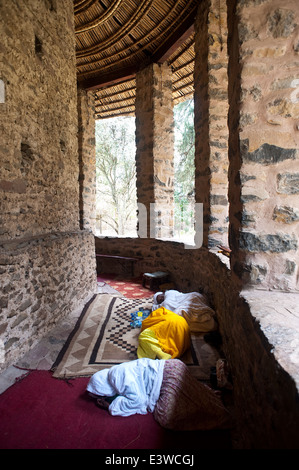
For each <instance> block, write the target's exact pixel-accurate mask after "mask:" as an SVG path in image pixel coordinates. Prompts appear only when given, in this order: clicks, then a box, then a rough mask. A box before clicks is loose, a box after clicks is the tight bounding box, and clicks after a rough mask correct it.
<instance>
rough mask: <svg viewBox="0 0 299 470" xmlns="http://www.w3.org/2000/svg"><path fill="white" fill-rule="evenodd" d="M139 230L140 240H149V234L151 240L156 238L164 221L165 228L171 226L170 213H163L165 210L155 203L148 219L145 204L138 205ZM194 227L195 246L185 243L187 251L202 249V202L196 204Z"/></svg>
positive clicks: (151, 207) (152, 204) (151, 206)
mask: <svg viewBox="0 0 299 470" xmlns="http://www.w3.org/2000/svg"><path fill="white" fill-rule="evenodd" d="M137 208H138V230H137V234H138V237H139V238H147V237H148V232H149V235H150V238H156V230H157V227H158V226H159V225H160V224H161V221H162V220H163V224H164V226H167V225H168V226H171V225H172V221H171V220H170V217H171V215H170V213H169V211H167V210H165V211H164V212H165V213H163V208H160V206H159V205H157V204H155V203H151V204H150V215H149V218H148V214H147V208H146V206H145V205H144V204H142V203H138V204H137ZM148 220H149V225H150V226H149V230H148ZM191 222H192V223H193V226H194V233H195V235H194V244H188V243H184V247H185V249H190V250H194V249H196V248H201V246H202V242H203V204H202V203H201V202H196V203H194V217H193V220H192V221H191Z"/></svg>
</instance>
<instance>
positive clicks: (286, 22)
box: [229, 0, 299, 291]
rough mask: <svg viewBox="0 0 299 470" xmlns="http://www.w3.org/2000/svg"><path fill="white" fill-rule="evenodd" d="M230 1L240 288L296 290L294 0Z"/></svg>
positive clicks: (234, 235)
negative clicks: (268, 0)
mask: <svg viewBox="0 0 299 470" xmlns="http://www.w3.org/2000/svg"><path fill="white" fill-rule="evenodd" d="M233 3H235V5H233ZM230 7H232V9H231V10H230V12H229V18H230V19H229V32H230V36H231V41H230V44H231V50H230V66H229V83H230V87H229V95H230V105H231V106H230V116H229V122H230V136H231V137H230V149H229V153H230V191H229V194H230V224H231V225H230V242H231V248H232V249H233V254H232V269H233V273H234V275H235V276H236V279H237V280H238V282H239V283H240V287H241V288H242V287H247V286H253V287H258V288H262V289H280V290H287V291H290V290H297V289H298V284H296V280H297V277H298V234H299V204H298V194H299V172H298V157H299V152H298V146H299V132H298V122H299V121H298V119H299V98H298V89H299V80H298V67H296V65H295V64H296V62H298V51H299V43H298V26H297V25H298V21H299V11H298V8H297V4H296V2H294V1H292V0H286V1H285V2H284V3H283V7H282V3H281V1H278V0H273V1H271V2H243V1H239V0H237V1H236V2H231V4H230ZM234 7H235V11H234V10H233V8H234ZM237 21H238V23H237Z"/></svg>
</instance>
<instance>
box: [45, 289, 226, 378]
mask: <svg viewBox="0 0 299 470" xmlns="http://www.w3.org/2000/svg"><path fill="white" fill-rule="evenodd" d="M141 307H143V308H150V309H151V307H152V297H151V298H149V299H127V298H125V297H120V296H116V295H111V294H97V295H95V296H94V297H93V298H92V299H91V301H90V302H89V303H88V304H87V305H86V306H85V308H84V309H83V311H82V313H81V316H80V317H79V319H78V321H77V323H76V325H75V328H74V330H73V331H72V333H71V334H70V336H69V338H68V340H67V341H66V344H65V345H64V347H63V349H62V350H61V352H60V353H59V355H58V357H57V359H56V361H55V363H54V364H53V366H52V371H53V376H54V377H56V378H74V377H80V376H91V375H93V374H94V373H95V372H97V371H98V370H101V369H105V368H107V367H112V366H113V365H116V364H120V363H122V362H127V361H132V360H134V359H137V354H136V351H137V346H138V336H139V333H140V328H132V327H131V326H130V321H131V313H132V312H135V311H136V310H138V309H140V308H141ZM181 359H182V360H183V361H184V362H185V363H186V364H187V365H188V366H190V368H191V371H192V373H194V375H196V376H197V377H198V378H200V379H204V380H208V379H209V373H210V366H214V365H215V363H216V360H217V359H218V357H216V352H215V351H214V350H213V348H211V347H210V346H209V345H208V344H207V343H205V342H204V340H203V338H202V337H201V336H193V335H192V346H191V348H190V350H189V351H187V352H186V353H185V354H184V356H183V357H182V358H181Z"/></svg>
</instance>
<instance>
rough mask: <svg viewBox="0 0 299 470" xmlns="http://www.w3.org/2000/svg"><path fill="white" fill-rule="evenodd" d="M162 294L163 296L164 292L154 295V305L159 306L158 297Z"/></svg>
mask: <svg viewBox="0 0 299 470" xmlns="http://www.w3.org/2000/svg"><path fill="white" fill-rule="evenodd" d="M161 294H162V295H163V294H164V292H156V293H155V295H154V304H156V305H158V301H157V297H158V295H161Z"/></svg>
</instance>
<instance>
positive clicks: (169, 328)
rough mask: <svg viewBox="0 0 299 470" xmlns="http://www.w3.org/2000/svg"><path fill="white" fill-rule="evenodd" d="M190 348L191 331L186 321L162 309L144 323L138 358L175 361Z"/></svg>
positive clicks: (139, 340) (140, 336) (151, 314)
mask: <svg viewBox="0 0 299 470" xmlns="http://www.w3.org/2000/svg"><path fill="white" fill-rule="evenodd" d="M189 347H190V330H189V326H188V323H187V322H186V320H185V319H184V318H183V317H181V316H179V315H177V314H176V313H174V312H171V311H170V310H167V309H166V308H165V307H160V308H158V309H157V310H155V311H154V312H151V313H150V315H149V316H148V317H147V318H145V319H144V320H143V321H142V325H141V330H140V334H139V337H138V348H137V357H138V358H139V359H141V358H143V357H147V358H149V359H156V358H158V359H171V358H172V359H174V358H176V357H180V356H182V354H184V352H185V351H186V350H187V349H188V348H189Z"/></svg>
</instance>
